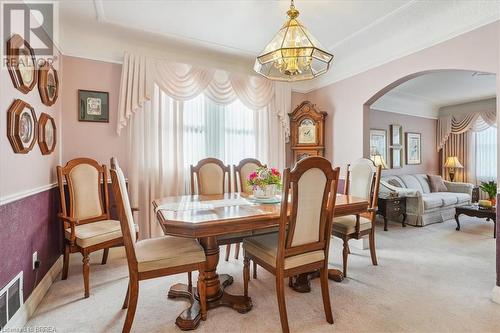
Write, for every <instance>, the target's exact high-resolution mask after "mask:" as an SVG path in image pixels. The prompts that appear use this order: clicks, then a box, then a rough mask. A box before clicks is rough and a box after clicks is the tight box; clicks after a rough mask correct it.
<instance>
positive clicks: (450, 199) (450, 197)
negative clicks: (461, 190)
mask: <svg viewBox="0 0 500 333" xmlns="http://www.w3.org/2000/svg"><path fill="white" fill-rule="evenodd" d="M439 195H440V197H441V200H443V207H446V206H451V205H455V204H456V203H457V201H458V199H457V194H456V193H450V192H440V193H439Z"/></svg>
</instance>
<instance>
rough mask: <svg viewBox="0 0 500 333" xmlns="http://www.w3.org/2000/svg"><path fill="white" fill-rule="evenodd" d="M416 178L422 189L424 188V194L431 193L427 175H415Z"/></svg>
mask: <svg viewBox="0 0 500 333" xmlns="http://www.w3.org/2000/svg"><path fill="white" fill-rule="evenodd" d="M415 178H416V179H417V180H418V182H419V184H420V187H421V188H422V193H431V186H430V184H429V178H428V177H427V175H424V174H417V175H415Z"/></svg>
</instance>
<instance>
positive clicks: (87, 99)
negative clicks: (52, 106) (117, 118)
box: [78, 90, 109, 123]
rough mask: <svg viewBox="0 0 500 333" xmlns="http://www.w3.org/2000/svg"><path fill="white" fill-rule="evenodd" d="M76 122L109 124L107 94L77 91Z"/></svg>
mask: <svg viewBox="0 0 500 333" xmlns="http://www.w3.org/2000/svg"><path fill="white" fill-rule="evenodd" d="M78 108H79V110H78V120H79V121H93V122H100V123H109V94H108V93H107V92H103V91H92V90H78Z"/></svg>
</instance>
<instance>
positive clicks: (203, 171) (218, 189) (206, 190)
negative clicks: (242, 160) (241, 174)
mask: <svg viewBox="0 0 500 333" xmlns="http://www.w3.org/2000/svg"><path fill="white" fill-rule="evenodd" d="M230 174H231V168H230V167H229V165H224V163H223V162H222V161H221V160H219V159H216V158H205V159H203V160H201V161H199V162H198V164H197V165H191V194H195V186H194V180H195V175H196V184H197V190H198V194H201V195H208V194H224V193H225V192H231V180H230V179H229V177H231V176H230ZM226 175H227V178H226ZM226 186H227V190H226Z"/></svg>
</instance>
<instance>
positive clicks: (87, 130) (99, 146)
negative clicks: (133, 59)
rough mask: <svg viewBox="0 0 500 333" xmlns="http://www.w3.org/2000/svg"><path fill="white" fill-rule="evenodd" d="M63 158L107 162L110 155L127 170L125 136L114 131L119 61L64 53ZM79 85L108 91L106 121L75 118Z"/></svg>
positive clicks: (118, 86) (118, 83)
mask: <svg viewBox="0 0 500 333" xmlns="http://www.w3.org/2000/svg"><path fill="white" fill-rule="evenodd" d="M62 61H63V65H64V86H63V91H62V97H63V110H64V112H63V114H62V121H63V124H64V126H63V133H62V134H63V138H64V144H63V151H62V161H63V163H66V162H67V161H68V160H70V159H73V158H76V157H90V158H93V159H95V160H97V161H99V162H100V163H105V164H108V165H109V159H110V158H111V156H115V157H116V158H118V161H120V165H121V166H122V168H123V169H124V172H126V170H127V165H126V162H127V155H126V136H125V134H122V135H121V136H118V135H117V134H116V120H117V114H118V112H117V109H118V94H119V89H120V78H121V68H122V66H121V65H120V64H114V63H109V62H102V61H94V60H88V59H83V58H76V57H69V56H63V60H62ZM78 89H84V90H97V91H107V92H109V123H91V122H80V121H78Z"/></svg>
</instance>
